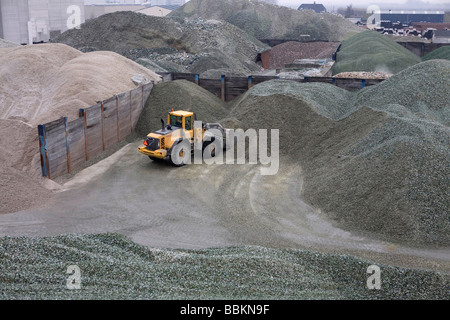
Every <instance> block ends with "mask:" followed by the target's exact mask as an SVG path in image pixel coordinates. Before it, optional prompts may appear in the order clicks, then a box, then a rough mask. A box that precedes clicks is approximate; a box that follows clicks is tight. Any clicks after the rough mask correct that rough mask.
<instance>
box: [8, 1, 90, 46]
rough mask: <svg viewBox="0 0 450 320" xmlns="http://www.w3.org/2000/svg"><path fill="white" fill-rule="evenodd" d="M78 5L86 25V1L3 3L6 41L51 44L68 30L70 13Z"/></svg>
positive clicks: (81, 18) (81, 21)
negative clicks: (69, 9)
mask: <svg viewBox="0 0 450 320" xmlns="http://www.w3.org/2000/svg"><path fill="white" fill-rule="evenodd" d="M74 5H75V6H77V7H78V8H79V13H80V17H79V22H80V24H81V23H83V22H84V21H85V17H84V0H0V8H1V10H0V12H1V16H0V18H1V19H0V24H1V30H2V37H3V38H4V39H6V40H9V41H12V42H15V43H20V44H29V43H31V42H41V41H44V42H47V41H49V39H50V38H51V37H52V36H56V35H57V34H59V33H62V32H64V31H66V30H68V25H67V21H68V19H69V17H71V15H72V14H73V12H69V13H68V12H67V9H68V8H69V7H70V6H74Z"/></svg>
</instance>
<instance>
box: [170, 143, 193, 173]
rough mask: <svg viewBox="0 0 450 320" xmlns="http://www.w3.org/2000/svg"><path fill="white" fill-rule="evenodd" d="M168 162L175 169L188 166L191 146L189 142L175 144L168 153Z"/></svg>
mask: <svg viewBox="0 0 450 320" xmlns="http://www.w3.org/2000/svg"><path fill="white" fill-rule="evenodd" d="M169 160H170V162H171V163H172V164H173V165H174V166H176V167H181V166H184V165H186V164H188V163H189V162H190V160H191V144H190V143H189V141H186V140H185V141H181V142H179V143H177V144H176V145H175V146H174V147H173V148H172V151H171V152H170V156H169Z"/></svg>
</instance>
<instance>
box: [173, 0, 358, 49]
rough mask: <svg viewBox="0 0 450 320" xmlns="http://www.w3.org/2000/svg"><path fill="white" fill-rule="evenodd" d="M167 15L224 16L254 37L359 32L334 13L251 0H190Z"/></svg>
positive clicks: (312, 37)
mask: <svg viewBox="0 0 450 320" xmlns="http://www.w3.org/2000/svg"><path fill="white" fill-rule="evenodd" d="M169 17H174V18H175V17H176V18H182V19H184V18H189V19H190V20H192V21H195V20H197V19H199V18H200V19H216V20H224V21H227V22H229V23H231V24H234V25H235V26H237V27H239V28H241V29H242V30H245V31H246V32H247V33H248V34H250V35H252V36H254V37H256V38H258V39H290V40H298V39H299V38H300V35H309V38H308V40H329V41H340V40H342V39H344V38H346V37H347V36H348V34H350V33H356V32H360V31H361V29H360V28H358V27H357V26H355V24H353V23H351V22H350V21H348V20H346V19H344V18H343V17H341V16H337V15H334V14H327V13H326V14H317V13H315V12H313V11H305V10H302V11H299V10H295V9H291V8H287V7H282V6H274V5H271V4H268V3H266V2H261V1H251V0H229V1H216V0H191V1H189V2H187V3H186V4H185V5H184V6H182V7H180V8H178V9H176V10H174V11H172V12H171V13H170V14H169Z"/></svg>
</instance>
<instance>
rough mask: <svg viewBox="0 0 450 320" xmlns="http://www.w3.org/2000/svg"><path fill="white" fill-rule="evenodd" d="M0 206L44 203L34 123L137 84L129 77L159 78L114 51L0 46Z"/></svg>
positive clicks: (14, 207) (71, 113)
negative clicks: (0, 178) (0, 196)
mask: <svg viewBox="0 0 450 320" xmlns="http://www.w3.org/2000/svg"><path fill="white" fill-rule="evenodd" d="M0 66H1V67H0V79H1V83H2V86H1V88H0V114H1V115H0V148H1V149H2V154H1V155H0V159H1V170H2V177H3V178H2V182H3V183H2V184H1V190H0V193H2V195H3V197H2V205H1V212H2V213H6V212H14V211H18V210H22V209H26V208H28V207H31V206H34V205H35V204H37V203H43V202H45V200H46V199H48V198H49V197H50V196H51V194H50V192H49V191H47V190H44V189H43V188H42V187H40V185H41V184H44V185H46V186H47V187H49V185H48V184H49V182H48V181H47V180H48V179H43V178H41V175H42V173H41V169H40V155H39V141H38V134H37V125H38V124H43V123H47V122H50V121H53V120H56V119H59V118H61V117H63V116H68V117H69V120H70V119H76V118H78V110H79V109H80V108H86V107H89V106H91V105H94V104H95V103H96V102H97V101H101V100H103V99H107V98H109V97H111V96H113V95H114V94H118V93H121V92H124V91H127V90H131V89H133V88H135V87H136V86H135V84H134V83H133V82H132V80H131V77H132V76H133V75H136V74H141V75H144V76H145V77H146V78H147V79H148V80H152V81H158V80H159V76H158V75H156V74H154V73H153V72H151V71H150V70H148V69H146V68H144V67H142V66H140V65H138V64H136V63H134V62H133V61H130V60H128V59H126V58H124V57H122V56H120V55H118V54H115V53H112V52H94V53H86V54H84V53H82V52H80V51H78V50H75V49H73V48H70V47H69V46H66V45H62V44H45V45H34V46H22V47H17V48H8V49H0Z"/></svg>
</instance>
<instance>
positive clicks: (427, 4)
mask: <svg viewBox="0 0 450 320" xmlns="http://www.w3.org/2000/svg"><path fill="white" fill-rule="evenodd" d="M313 2H314V0H312V1H310V0H300V1H299V0H278V4H279V5H285V6H291V7H298V6H300V4H302V3H313ZM316 3H322V4H323V5H324V6H325V7H326V8H327V10H329V11H331V10H332V8H333V7H334V8H335V10H336V9H337V8H339V7H346V6H347V5H349V4H352V5H353V7H357V8H367V7H368V6H369V5H371V4H377V5H379V6H380V8H381V10H389V9H390V8H389V7H397V8H398V7H400V6H401V7H402V9H404V10H408V9H409V8H410V9H411V10H413V9H422V8H423V9H424V10H426V9H438V8H441V9H444V8H449V7H450V0H426V1H416V0H413V1H411V0H397V1H395V0H375V1H374V0H322V1H321V0H316ZM393 4H395V5H393Z"/></svg>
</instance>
